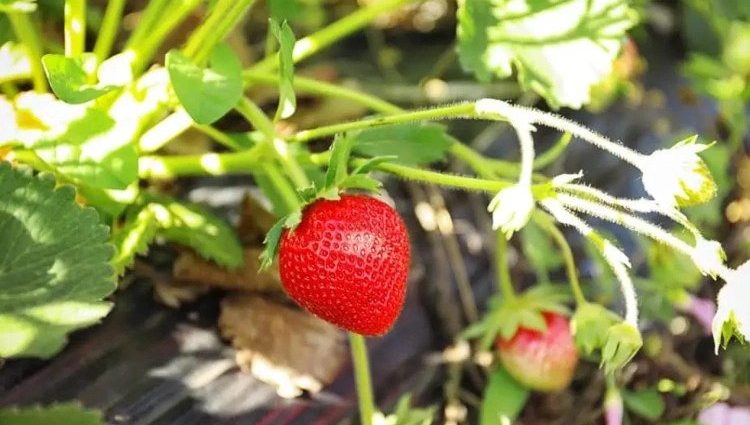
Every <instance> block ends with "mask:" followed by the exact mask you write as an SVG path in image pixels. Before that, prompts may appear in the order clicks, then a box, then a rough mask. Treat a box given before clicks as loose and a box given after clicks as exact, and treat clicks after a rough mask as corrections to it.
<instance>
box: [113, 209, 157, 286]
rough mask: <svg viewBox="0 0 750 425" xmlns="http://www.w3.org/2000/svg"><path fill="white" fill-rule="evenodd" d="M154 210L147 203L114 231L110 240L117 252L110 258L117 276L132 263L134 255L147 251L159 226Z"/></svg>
mask: <svg viewBox="0 0 750 425" xmlns="http://www.w3.org/2000/svg"><path fill="white" fill-rule="evenodd" d="M156 212H157V210H156V209H155V208H153V207H152V206H150V205H148V206H146V207H145V208H143V209H142V210H141V211H140V212H138V214H137V215H136V216H135V217H134V218H133V219H132V220H129V221H128V222H126V223H125V225H124V226H122V227H121V228H120V229H118V230H117V231H115V232H114V234H113V236H112V242H113V243H114V245H115V249H116V250H117V252H116V253H115V257H114V258H113V259H112V265H113V266H114V268H115V273H117V275H118V276H120V275H122V274H123V273H125V269H126V268H127V267H128V266H130V265H131V264H132V263H133V261H134V260H135V256H136V255H139V254H140V255H143V254H145V253H146V252H147V251H148V245H149V244H150V243H151V241H153V240H154V237H155V236H156V231H157V229H158V228H159V225H158V222H157V220H156Z"/></svg>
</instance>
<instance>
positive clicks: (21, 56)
mask: <svg viewBox="0 0 750 425" xmlns="http://www.w3.org/2000/svg"><path fill="white" fill-rule="evenodd" d="M30 77H31V63H30V62H29V57H28V55H27V54H26V49H25V48H24V46H23V45H21V44H18V43H14V42H12V41H8V42H6V43H4V44H3V45H2V46H0V83H6V82H10V81H16V80H23V79H27V78H30Z"/></svg>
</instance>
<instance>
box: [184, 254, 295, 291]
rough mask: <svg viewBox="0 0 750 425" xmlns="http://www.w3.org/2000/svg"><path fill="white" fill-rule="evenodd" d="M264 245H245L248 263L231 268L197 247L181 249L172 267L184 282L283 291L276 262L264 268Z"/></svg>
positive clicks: (251, 289) (249, 289) (222, 287)
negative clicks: (199, 251) (211, 259)
mask: <svg viewBox="0 0 750 425" xmlns="http://www.w3.org/2000/svg"><path fill="white" fill-rule="evenodd" d="M261 252H262V248H261V247H257V248H255V247H253V248H245V263H244V265H243V266H242V267H240V268H239V269H236V270H227V269H225V268H223V267H221V266H218V265H216V264H214V263H213V262H211V261H208V260H204V259H203V258H202V257H200V256H199V255H198V254H196V253H195V252H193V251H188V250H185V251H183V252H181V253H180V255H179V256H178V257H177V259H176V260H175V262H174V266H173V267H172V273H173V275H174V278H175V279H176V281H177V282H178V284H179V283H182V284H192V285H199V286H207V287H215V288H221V289H229V290H238V291H257V292H281V291H282V288H281V281H280V279H279V271H278V268H277V267H275V266H271V267H269V268H268V269H265V270H262V271H261V270H260V253H261Z"/></svg>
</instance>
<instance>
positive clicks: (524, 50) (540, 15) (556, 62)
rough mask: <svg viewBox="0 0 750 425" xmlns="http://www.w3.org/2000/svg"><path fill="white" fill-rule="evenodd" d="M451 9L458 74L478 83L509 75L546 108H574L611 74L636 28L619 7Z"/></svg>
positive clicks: (568, 4)
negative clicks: (463, 71) (464, 72)
mask: <svg viewBox="0 0 750 425" xmlns="http://www.w3.org/2000/svg"><path fill="white" fill-rule="evenodd" d="M459 4H460V7H459V9H458V22H459V25H458V29H457V31H458V52H459V58H460V60H461V64H462V66H463V67H464V68H465V69H466V70H467V71H471V72H473V73H474V74H475V75H476V77H477V78H478V79H479V80H480V81H489V80H490V79H491V78H492V77H499V78H507V77H510V76H511V75H512V74H513V68H514V67H515V70H516V73H517V75H518V80H519V82H520V83H521V86H522V87H523V88H525V89H531V90H534V91H535V92H537V93H539V94H540V95H542V96H544V98H545V99H546V100H547V102H548V103H549V104H550V105H551V106H553V107H560V106H569V107H572V108H580V107H581V106H582V105H583V104H586V103H588V102H589V91H590V89H591V86H592V85H594V84H596V83H598V82H599V81H601V80H603V79H604V78H606V77H607V75H609V73H610V71H611V69H612V62H613V61H614V59H615V58H616V57H617V54H618V52H619V51H620V48H621V47H622V43H623V40H624V37H625V32H626V31H627V30H628V29H629V28H630V27H632V26H633V25H634V24H635V22H636V16H635V12H634V11H633V10H632V9H631V8H630V7H629V6H628V2H626V1H624V0H562V1H561V0H538V1H530V0H509V1H487V0H464V1H463V2H460V3H459Z"/></svg>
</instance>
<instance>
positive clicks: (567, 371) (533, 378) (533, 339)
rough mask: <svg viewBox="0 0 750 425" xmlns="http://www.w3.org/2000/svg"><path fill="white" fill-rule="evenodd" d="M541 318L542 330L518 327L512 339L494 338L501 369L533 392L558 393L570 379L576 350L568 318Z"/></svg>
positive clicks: (550, 313)
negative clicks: (498, 352)
mask: <svg viewBox="0 0 750 425" xmlns="http://www.w3.org/2000/svg"><path fill="white" fill-rule="evenodd" d="M542 315H543V316H544V321H545V322H546V324H547V329H546V330H545V331H543V332H540V331H537V330H533V329H528V328H524V327H519V328H518V330H517V331H516V333H515V334H514V335H513V337H512V338H510V339H504V338H502V337H501V338H498V340H497V347H498V349H499V351H500V361H501V362H502V364H503V366H504V367H505V369H506V370H507V371H508V373H510V374H511V375H512V376H513V377H514V378H516V380H518V381H519V382H520V383H522V384H523V385H525V386H527V387H529V388H531V389H533V390H537V391H558V390H562V389H564V388H566V387H567V386H568V385H569V384H570V381H571V380H572V379H573V373H574V372H575V369H576V366H577V365H578V351H577V350H576V347H575V343H574V341H573V337H572V335H571V333H570V322H569V321H568V319H567V318H566V317H565V316H563V315H561V314H559V313H552V312H542Z"/></svg>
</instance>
